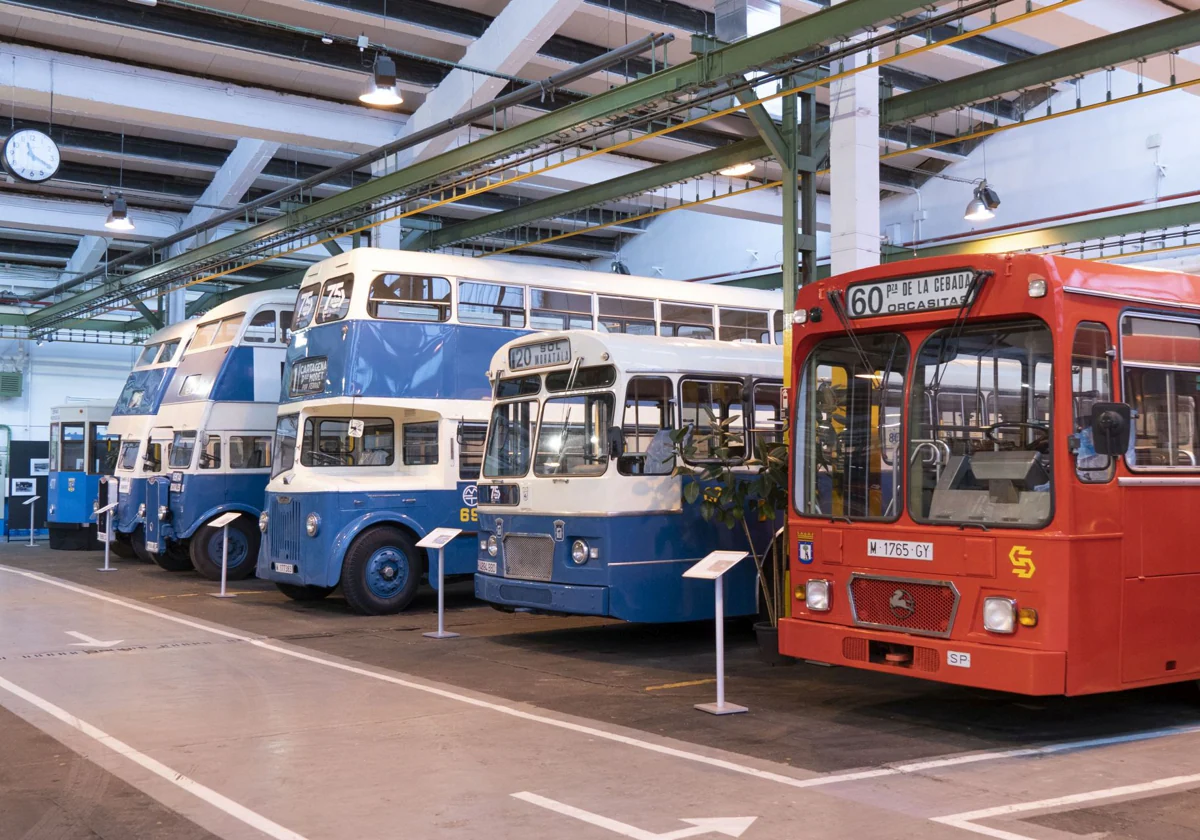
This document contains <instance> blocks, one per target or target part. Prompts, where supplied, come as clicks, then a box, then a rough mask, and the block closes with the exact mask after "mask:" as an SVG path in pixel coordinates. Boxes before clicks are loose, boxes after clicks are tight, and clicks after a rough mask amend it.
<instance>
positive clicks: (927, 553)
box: [867, 540, 933, 560]
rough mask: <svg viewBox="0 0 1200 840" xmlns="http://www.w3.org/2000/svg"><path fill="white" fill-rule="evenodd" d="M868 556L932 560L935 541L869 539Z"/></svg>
mask: <svg viewBox="0 0 1200 840" xmlns="http://www.w3.org/2000/svg"><path fill="white" fill-rule="evenodd" d="M867 556H868V557H888V558H892V559H895V560H932V559H933V543H927V542H901V541H899V540H867Z"/></svg>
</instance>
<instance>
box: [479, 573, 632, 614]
mask: <svg viewBox="0 0 1200 840" xmlns="http://www.w3.org/2000/svg"><path fill="white" fill-rule="evenodd" d="M475 597H476V598H478V599H480V600H481V601H487V602H489V603H492V604H495V605H497V606H500V607H512V608H514V609H530V610H538V611H541V612H554V613H569V614H571V615H608V587H607V586H577V585H573V584H567V583H541V582H539V581H530V580H513V579H511V578H502V577H497V576H495V575H487V574H483V573H479V572H477V573H476V574H475Z"/></svg>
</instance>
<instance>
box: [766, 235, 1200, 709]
mask: <svg viewBox="0 0 1200 840" xmlns="http://www.w3.org/2000/svg"><path fill="white" fill-rule="evenodd" d="M793 337H794V343H793V354H792V363H793V364H794V365H795V367H794V370H793V379H792V389H791V391H790V397H791V400H790V402H791V406H792V410H793V412H794V415H793V417H792V429H793V430H794V431H793V441H792V465H791V467H792V475H791V482H792V483H791V491H792V505H791V509H790V511H789V529H790V535H791V545H790V547H789V562H790V570H791V584H792V592H791V593H790V594H791V597H792V601H791V615H790V617H786V618H784V619H782V620H781V621H780V627H779V647H780V651H781V652H782V653H784V654H787V655H789V656H793V657H798V658H802V659H807V660H813V661H818V662H824V663H832V664H838V665H846V666H850V667H856V668H865V669H870V670H875V671H883V672H888V673H896V674H906V675H909V676H915V677H923V678H925V679H930V680H939V681H942V682H947V683H956V684H960V685H969V686H976V687H980V688H989V689H998V690H1002V691H1009V692H1017V693H1022V694H1031V695H1051V694H1068V695H1075V694H1087V693H1092V692H1101V691H1113V690H1117V689H1123V688H1131V687H1135V686H1147V685H1156V684H1161V683H1168V682H1175V681H1181V680H1188V679H1196V678H1197V677H1200V451H1198V444H1197V437H1198V428H1200V277H1193V276H1190V275H1185V274H1175V273H1166V272H1160V271H1152V270H1145V269H1137V268H1130V267H1126V266H1117V265H1107V264H1103V263H1094V262H1087V261H1083V260H1072V259H1064V258H1058V257H1043V256H1034V255H977V256H952V257H938V258H931V259H924V260H913V261H908V262H903V263H893V264H889V265H884V266H879V267H876V268H870V269H864V270H861V271H856V272H852V273H849V274H845V275H841V276H837V277H833V278H831V279H829V280H825V281H821V282H819V283H814V284H812V285H810V286H807V287H805V288H803V289H801V290H800V292H799V294H798V295H797V300H796V312H795V316H794V320H793Z"/></svg>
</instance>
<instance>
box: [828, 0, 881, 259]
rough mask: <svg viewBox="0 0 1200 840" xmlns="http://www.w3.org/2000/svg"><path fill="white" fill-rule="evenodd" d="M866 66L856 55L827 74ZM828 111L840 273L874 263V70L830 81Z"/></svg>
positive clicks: (834, 252) (834, 247)
mask: <svg viewBox="0 0 1200 840" xmlns="http://www.w3.org/2000/svg"><path fill="white" fill-rule="evenodd" d="M834 2H845V0H834ZM866 63H867V55H866V53H860V54H858V55H856V56H854V57H853V58H848V59H846V61H845V63H844V65H843V64H842V63H841V62H839V61H834V62H833V64H832V66H831V67H830V74H831V75H836V74H837V73H838V72H840V71H841V70H842V68H843V66H844V69H846V70H849V69H851V68H852V67H861V66H862V65H863V64H866ZM829 113H830V131H829V166H830V214H831V218H830V223H831V234H830V257H831V263H832V265H831V270H832V272H833V273H834V274H841V273H842V272H845V271H853V270H854V269H856V268H867V267H869V266H873V265H879V244H880V239H879V71H878V70H864V71H862V72H860V73H856V74H855V75H853V76H850V77H848V78H846V79H841V80H839V81H835V82H832V83H831V84H830V91H829Z"/></svg>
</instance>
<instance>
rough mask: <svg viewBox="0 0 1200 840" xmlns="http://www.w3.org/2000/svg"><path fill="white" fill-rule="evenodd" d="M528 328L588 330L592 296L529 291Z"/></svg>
mask: <svg viewBox="0 0 1200 840" xmlns="http://www.w3.org/2000/svg"><path fill="white" fill-rule="evenodd" d="M529 326H531V327H533V328H534V329H535V330H590V329H591V328H592V296H591V295H585V294H578V293H576V292H559V291H555V290H553V289H530V290H529Z"/></svg>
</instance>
